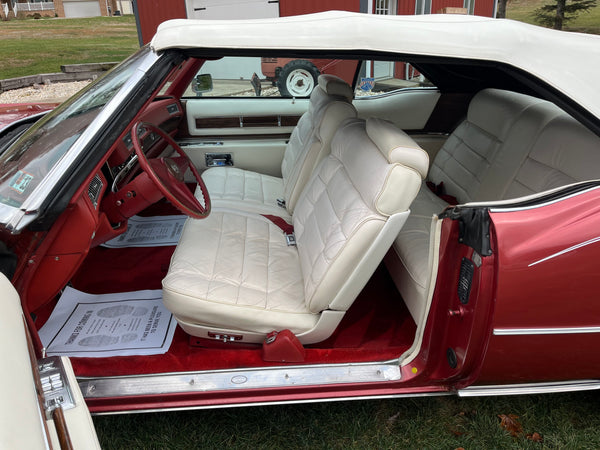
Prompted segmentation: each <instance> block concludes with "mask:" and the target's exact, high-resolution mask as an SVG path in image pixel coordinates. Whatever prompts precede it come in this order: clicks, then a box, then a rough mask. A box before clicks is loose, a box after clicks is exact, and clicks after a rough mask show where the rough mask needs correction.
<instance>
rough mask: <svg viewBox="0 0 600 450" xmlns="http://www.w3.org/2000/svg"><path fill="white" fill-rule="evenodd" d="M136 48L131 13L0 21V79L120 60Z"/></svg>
mask: <svg viewBox="0 0 600 450" xmlns="http://www.w3.org/2000/svg"><path fill="white" fill-rule="evenodd" d="M138 48H139V43H138V38H137V29H136V25H135V18H134V17H133V16H122V17H94V18H89V19H40V20H31V19H29V20H11V21H7V22H2V21H0V61H1V62H2V64H0V79H5V78H14V77H21V76H25V75H36V74H39V73H53V72H60V66H61V65H63V64H79V63H92V62H112V61H122V60H123V59H125V58H126V57H127V56H129V55H131V54H132V53H133V52H135V51H136V50H137V49H138Z"/></svg>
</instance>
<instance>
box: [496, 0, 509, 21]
mask: <svg viewBox="0 0 600 450" xmlns="http://www.w3.org/2000/svg"><path fill="white" fill-rule="evenodd" d="M507 3H508V0H498V8H497V9H496V19H504V18H506V4H507Z"/></svg>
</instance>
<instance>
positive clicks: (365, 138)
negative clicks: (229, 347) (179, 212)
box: [163, 119, 428, 344]
mask: <svg viewBox="0 0 600 450" xmlns="http://www.w3.org/2000/svg"><path fill="white" fill-rule="evenodd" d="M427 168H428V157H427V153H426V152H425V151H423V150H422V149H421V148H420V147H419V146H418V145H417V144H416V143H415V142H414V141H413V140H412V139H411V138H410V137H409V136H408V135H406V134H405V133H404V132H403V131H401V130H399V129H397V128H396V127H395V126H394V125H393V124H391V123H390V122H387V121H383V120H380V119H369V120H367V121H366V122H365V121H364V120H361V119H349V120H347V121H346V122H344V123H343V124H342V125H341V127H340V128H339V130H338V131H337V133H336V134H335V136H334V138H333V140H332V143H331V154H330V155H329V156H327V157H326V158H325V159H323V160H322V161H321V163H320V164H319V165H318V167H317V169H316V171H315V173H314V174H313V175H312V177H311V178H310V180H309V182H308V183H307V185H306V186H305V188H304V190H303V192H302V194H301V195H300V198H299V199H298V203H297V205H296V208H295V209H294V211H293V215H292V223H293V227H294V231H295V238H296V242H297V246H288V245H287V244H286V238H285V236H284V234H283V232H282V230H281V229H280V227H278V226H277V225H275V224H274V223H273V222H271V221H270V220H269V219H267V218H265V217H263V216H261V215H258V214H253V213H249V212H243V211H235V210H223V209H221V210H213V212H212V213H211V215H210V216H209V217H208V218H207V219H204V220H193V219H188V220H187V222H186V224H185V227H184V229H183V233H182V236H181V239H180V241H179V245H178V246H177V249H176V251H175V253H174V255H173V258H172V260H171V266H170V268H169V272H168V274H167V276H166V278H165V279H164V280H163V300H164V303H165V306H166V307H167V308H168V309H169V310H170V311H171V312H172V313H173V315H174V316H175V318H176V319H177V321H178V322H179V324H180V325H181V326H182V327H183V329H184V330H185V331H187V332H188V333H189V334H191V335H193V336H198V337H203V338H215V337H216V336H219V337H222V336H223V335H227V336H230V337H232V338H234V339H236V340H241V341H242V342H261V341H262V340H263V339H264V337H265V336H266V334H268V333H269V332H271V331H280V330H283V329H289V330H291V331H292V332H293V333H295V334H296V336H297V337H298V338H299V340H300V342H302V343H303V344H309V343H315V342H320V341H322V340H324V339H326V338H327V337H329V336H330V335H331V334H332V333H333V331H334V330H335V328H336V327H337V325H338V324H339V322H340V321H341V319H342V317H343V316H344V313H345V311H346V310H348V308H349V307H350V305H351V304H352V303H353V302H354V300H355V298H356V296H357V295H358V294H359V293H360V291H361V289H362V288H363V287H364V285H365V284H366V282H367V281H368V279H369V278H370V277H371V275H372V274H373V272H374V270H375V269H376V268H377V266H378V265H379V263H380V262H381V260H382V259H383V256H384V255H385V253H386V252H387V250H388V249H389V247H390V245H391V243H392V241H393V240H394V238H395V237H396V236H397V235H398V232H399V230H400V228H401V227H402V225H403V224H404V222H405V220H406V218H407V216H408V214H409V212H408V208H409V206H410V204H411V202H412V200H413V198H414V197H415V195H416V194H417V192H418V190H419V187H420V186H421V181H422V179H423V178H425V176H426V174H427Z"/></svg>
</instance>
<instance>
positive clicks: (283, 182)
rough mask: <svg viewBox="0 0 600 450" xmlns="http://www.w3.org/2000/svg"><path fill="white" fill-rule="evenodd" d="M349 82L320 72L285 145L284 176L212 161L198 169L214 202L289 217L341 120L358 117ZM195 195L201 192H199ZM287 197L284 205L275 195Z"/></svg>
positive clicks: (284, 198) (282, 168) (214, 203)
mask: <svg viewBox="0 0 600 450" xmlns="http://www.w3.org/2000/svg"><path fill="white" fill-rule="evenodd" d="M353 94H354V93H353V92H352V88H351V87H350V86H349V85H348V84H347V83H346V82H345V81H343V80H342V79H340V78H338V77H336V76H334V75H321V76H319V80H318V85H317V87H316V88H315V89H314V90H313V92H312V94H311V96H310V102H309V106H308V111H307V112H306V113H304V114H303V115H302V117H301V118H300V120H299V121H298V124H297V126H296V128H295V129H294V131H293V132H292V135H291V137H290V141H289V143H288V145H287V147H286V149H285V153H284V156H283V161H282V163H281V173H282V178H277V177H273V176H270V175H264V174H260V173H257V172H251V171H248V170H243V169H238V168H235V167H214V168H210V169H208V170H206V171H205V172H204V173H203V174H202V179H203V180H204V183H205V184H206V187H207V189H208V192H209V194H210V197H211V201H212V204H213V207H215V208H219V207H225V208H233V209H239V210H244V211H250V212H258V213H260V214H274V215H283V216H286V217H289V214H291V213H292V211H293V210H294V207H295V205H296V202H297V200H298V197H299V196H300V193H301V192H302V189H303V188H304V185H305V184H306V182H307V181H308V178H309V177H310V175H311V174H312V172H313V170H314V169H315V167H316V165H317V164H318V163H319V161H321V159H323V157H324V156H325V155H326V154H328V153H329V152H330V145H331V138H332V137H333V134H334V133H335V130H336V129H337V128H338V126H339V124H340V123H342V121H344V120H345V119H347V118H351V117H356V110H355V109H354V107H353V106H352V103H351V102H352V99H353ZM196 195H200V194H199V193H198V192H197V193H196ZM278 199H282V200H284V201H285V208H282V207H280V206H278V204H277V200H278Z"/></svg>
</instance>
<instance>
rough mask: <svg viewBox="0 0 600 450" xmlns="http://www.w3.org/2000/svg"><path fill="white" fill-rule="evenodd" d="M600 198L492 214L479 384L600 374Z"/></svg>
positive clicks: (591, 194)
mask: <svg viewBox="0 0 600 450" xmlns="http://www.w3.org/2000/svg"><path fill="white" fill-rule="evenodd" d="M599 194H600V188H594V189H592V190H589V191H587V192H583V193H579V194H576V195H572V196H569V197H566V198H564V199H563V200H560V201H547V202H546V204H544V205H540V206H536V207H528V208H527V207H524V208H520V209H515V210H511V209H492V210H491V211H490V217H491V220H492V223H493V227H494V231H495V235H496V236H497V244H496V245H497V249H495V250H494V251H495V252H496V253H497V261H498V276H497V293H496V307H495V313H494V319H493V335H492V338H491V340H490V344H489V348H488V351H487V354H486V357H485V361H484V367H483V370H482V376H481V380H483V381H489V382H494V381H498V380H500V379H504V380H505V381H542V380H568V379H576V378H597V377H598V375H599V372H598V367H600V360H599V356H598V351H597V349H598V348H599V347H600V297H599V296H598V287H597V286H598V260H599V258H600V237H599V236H600V233H599V232H598V230H600V214H598V212H599V211H600V195H599Z"/></svg>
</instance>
